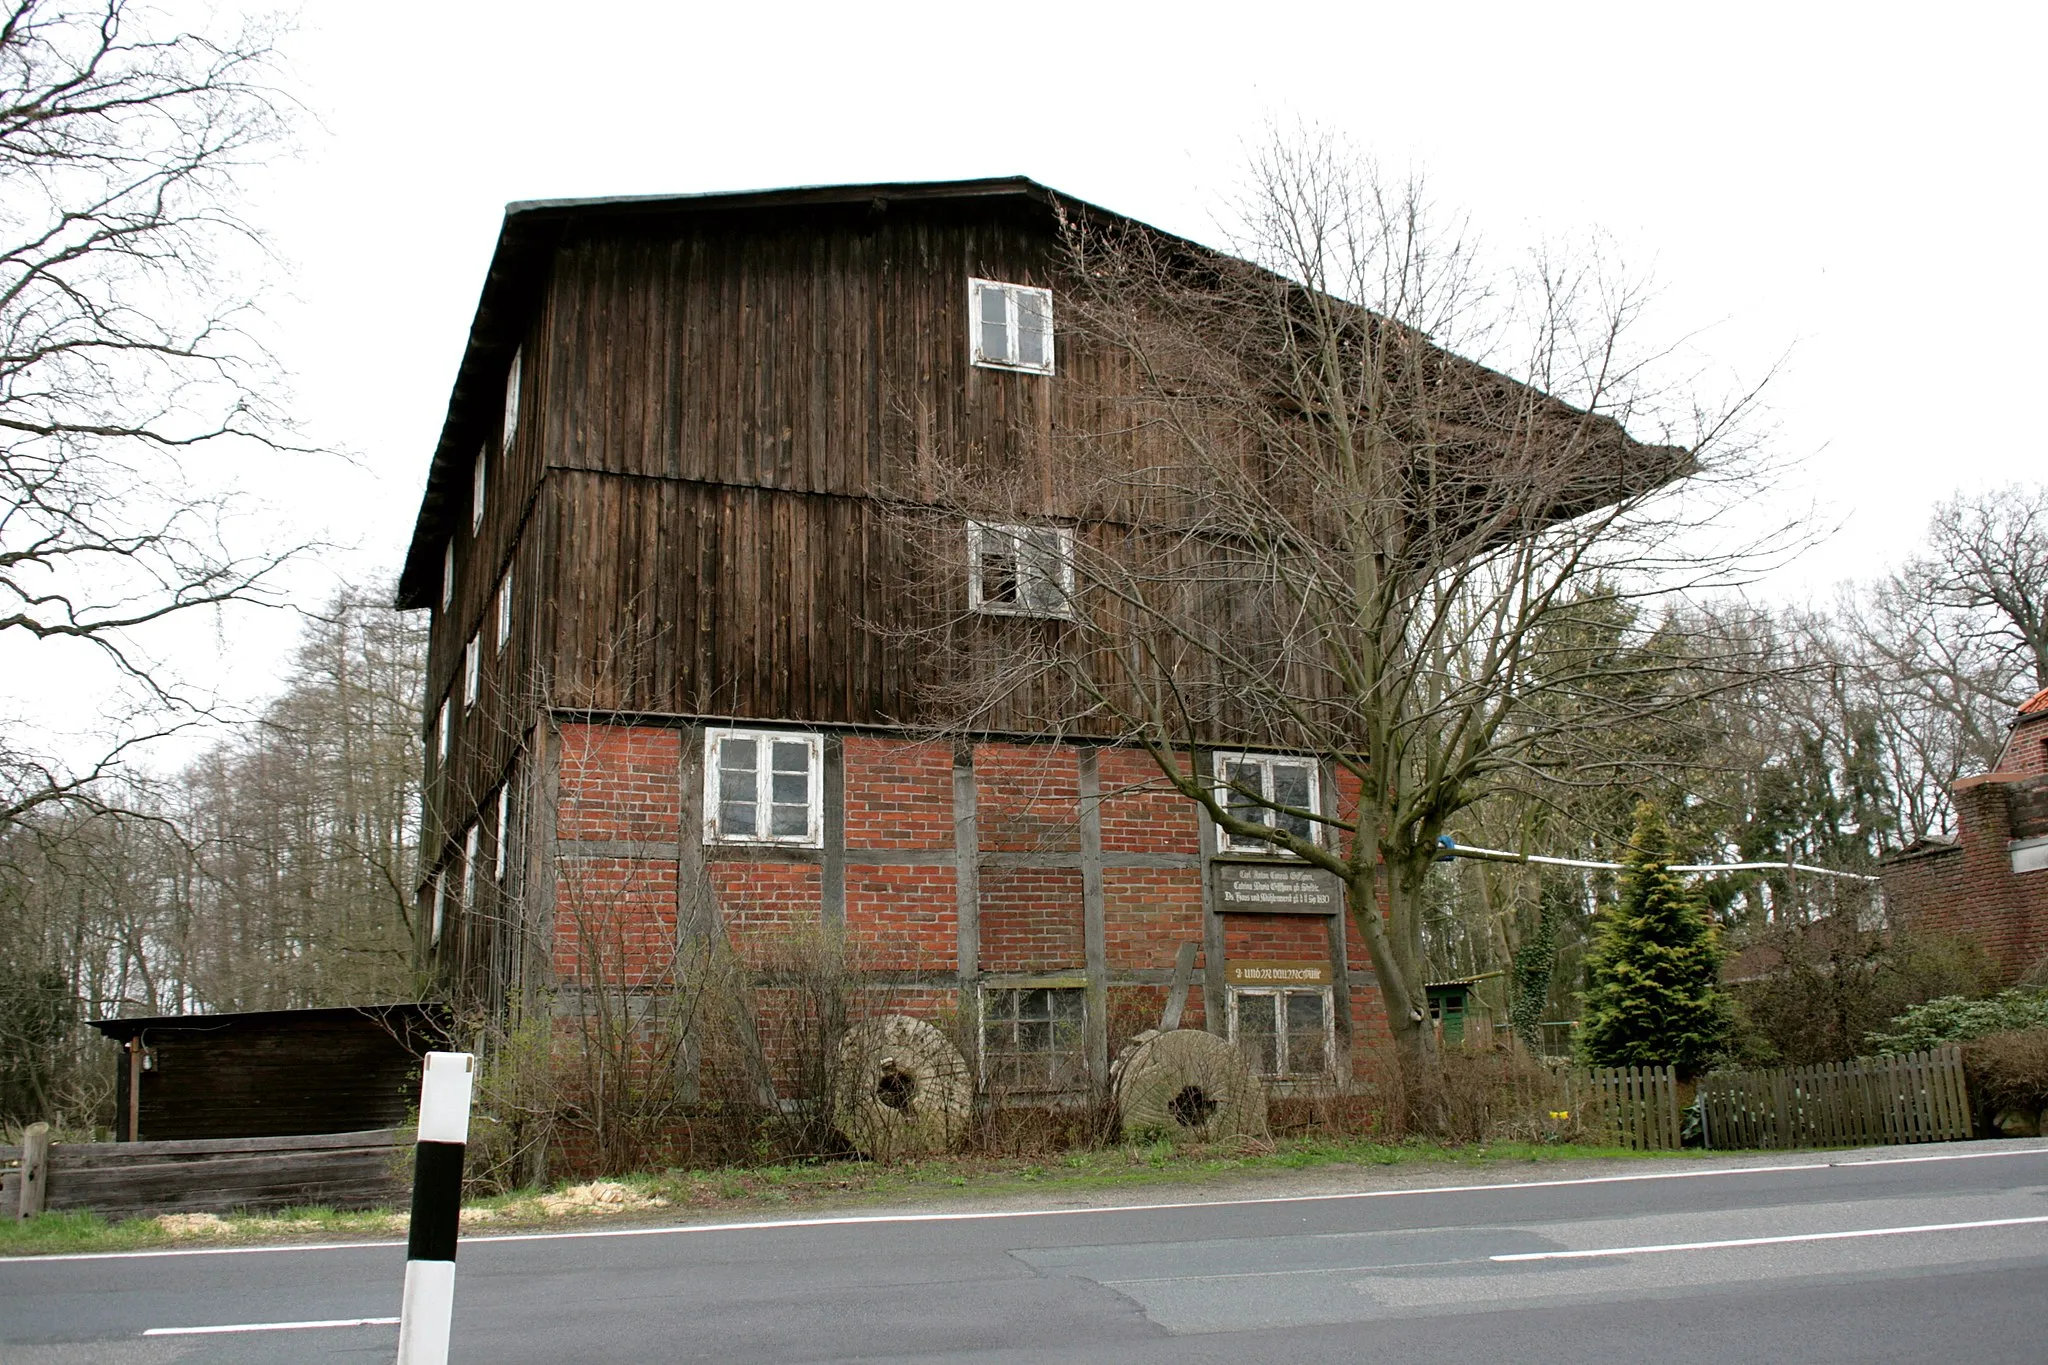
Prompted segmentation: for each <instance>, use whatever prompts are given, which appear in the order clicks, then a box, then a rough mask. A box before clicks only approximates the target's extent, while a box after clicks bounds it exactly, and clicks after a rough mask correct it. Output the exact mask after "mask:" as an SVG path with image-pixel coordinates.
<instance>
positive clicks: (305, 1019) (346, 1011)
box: [90, 1000, 447, 1041]
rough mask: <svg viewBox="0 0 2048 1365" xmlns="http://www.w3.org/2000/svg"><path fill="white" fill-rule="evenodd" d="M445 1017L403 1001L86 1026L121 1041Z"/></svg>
mask: <svg viewBox="0 0 2048 1365" xmlns="http://www.w3.org/2000/svg"><path fill="white" fill-rule="evenodd" d="M446 1013H447V1011H446V1009H445V1008H444V1007H443V1006H440V1005H437V1004H433V1003H431V1002H423V1001H418V1000H404V1001H397V1002H393V1003H391V1004H384V1005H332V1006H325V1007H320V1008H314V1009H298V1010H239V1011H235V1012H233V1013H229V1014H152V1015H146V1016H141V1017H137V1018H126V1019H94V1020H91V1021H90V1022H91V1024H92V1026H93V1027H94V1028H96V1029H98V1030H99V1031H100V1032H101V1033H103V1034H105V1035H106V1036H107V1037H109V1038H112V1039H115V1040H116V1041H125V1040H126V1039H129V1038H133V1037H134V1036H135V1035H136V1034H138V1033H142V1032H144V1031H146V1030H149V1029H186V1030H191V1031H195V1032H205V1031H209V1030H214V1029H229V1028H235V1027H238V1026H260V1025H263V1024H292V1023H306V1024H312V1023H334V1022H337V1021H339V1020H342V1019H345V1018H347V1017H348V1016H350V1015H357V1016H361V1017H365V1018H374V1019H378V1020H388V1019H390V1018H391V1017H393V1016H394V1015H412V1016H414V1017H415V1018H419V1019H431V1020H435V1021H440V1020H442V1019H444V1018H445V1017H446Z"/></svg>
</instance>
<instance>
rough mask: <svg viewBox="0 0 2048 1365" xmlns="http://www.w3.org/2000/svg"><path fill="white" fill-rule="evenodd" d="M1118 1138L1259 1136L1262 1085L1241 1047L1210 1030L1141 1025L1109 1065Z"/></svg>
mask: <svg viewBox="0 0 2048 1365" xmlns="http://www.w3.org/2000/svg"><path fill="white" fill-rule="evenodd" d="M1109 1076H1110V1085H1111V1087H1112V1088H1113V1089H1114V1091H1115V1094H1116V1108H1117V1115H1118V1117H1119V1118H1120V1119H1121V1120H1122V1123H1123V1130H1124V1137H1125V1138H1127V1139H1136V1140H1140V1141H1142V1140H1145V1139H1150V1138H1158V1137H1167V1138H1176V1139H1186V1140H1190V1141H1198V1142H1214V1141H1216V1140H1217V1139H1219V1138H1229V1137H1265V1136H1266V1090H1265V1087H1264V1086H1262V1085H1260V1084H1259V1078H1258V1077H1257V1076H1254V1075H1253V1074H1252V1069H1251V1066H1250V1065H1249V1064H1248V1063H1247V1062H1246V1061H1245V1059H1244V1056H1243V1054H1241V1053H1240V1052H1239V1051H1238V1050H1237V1049H1236V1048H1234V1047H1232V1046H1231V1045H1230V1044H1229V1043H1227V1042H1225V1041H1224V1040H1223V1039H1221V1038H1218V1037H1217V1036H1216V1035H1215V1034H1213V1033H1204V1032H1203V1031H1202V1030H1200V1029H1188V1028H1184V1029H1175V1030H1174V1031H1173V1032H1171V1033H1160V1032H1158V1031H1157V1030H1148V1031H1146V1032H1144V1033H1141V1034H1139V1035H1138V1036H1137V1037H1135V1038H1133V1039H1131V1041H1130V1045H1129V1046H1127V1047H1126V1048H1124V1050H1123V1051H1122V1052H1121V1053H1120V1054H1118V1056H1117V1059H1116V1064H1115V1065H1114V1066H1112V1067H1110V1069H1109Z"/></svg>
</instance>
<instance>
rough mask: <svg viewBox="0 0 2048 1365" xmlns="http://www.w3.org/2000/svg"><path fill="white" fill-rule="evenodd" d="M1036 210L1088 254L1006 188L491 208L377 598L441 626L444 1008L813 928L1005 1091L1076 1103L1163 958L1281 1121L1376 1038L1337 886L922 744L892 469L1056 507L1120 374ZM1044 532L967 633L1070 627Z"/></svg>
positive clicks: (1101, 758) (928, 673)
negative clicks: (1019, 492)
mask: <svg viewBox="0 0 2048 1365" xmlns="http://www.w3.org/2000/svg"><path fill="white" fill-rule="evenodd" d="M1062 211H1066V212H1086V213H1093V214H1098V215H1101V216H1103V217H1105V218H1113V217H1114V215H1103V214H1102V213H1101V211H1100V210H1095V209H1091V208H1089V207H1088V206H1086V205H1080V204H1077V203H1075V202H1074V201H1071V200H1067V199H1064V198H1062V197H1061V196H1059V195H1057V194H1056V193H1054V192H1052V191H1050V190H1047V189H1045V188H1044V187H1042V186H1039V185H1037V184H1035V183H1033V182H1031V181H1028V180H1023V179H1002V180H983V181H962V182H951V183H938V184H913V185H863V186H851V187H838V188H825V189H799V190H781V191H773V192H766V193H747V194H720V195H706V196H696V197H666V198H633V199H592V200H569V201H553V202H538V203H521V204H514V205H512V206H511V207H510V208H508V210H507V211H506V215H505V220H504V225H503V229H502V231H501V234H500V236H499V239H498V243H497V248H496V251H495V254H494V255H493V258H492V260H491V263H490V268H489V273H488V276H487V278H486V282H485V285H484V289H483V295H482V299H481V302H480V304H479V306H478V309H477V313H476V319H475V322H474V324H473V326H472V328H471V332H470V336H469V342H468V347H467V350H466V351H465V353H464V356H463V359H462V363H461V368H460V371H459V374H458V376H457V379H456V383H455V388H454V392H453V395H452V397H451V399H450V402H449V406H448V413H447V418H446V423H445V426H444V427H443V430H442V433H441V439H440V443H439V446H438V448H437V449H436V451H435V453H434V458H433V464H432V469H431V472H430V473H429V475H428V480H427V488H426V495H425V498H424V501H423V502H422V505H421V507H420V511H419V518H418V522H417V525H416V529H415V532H414V538H413V541H412V546H411V550H410V553H409V556H408V558H407V561H406V565H405V570H404V574H403V578H402V580H401V584H400V589H399V597H398V605H399V606H401V607H405V608H414V609H420V610H426V611H431V612H432V613H433V630H432V645H431V662H430V667H429V684H428V688H429V690H428V695H427V702H426V712H425V724H426V733H427V752H428V769H427V773H426V792H427V798H426V812H425V819H424V828H423V839H422V843H423V848H424V850H425V852H424V856H423V868H422V876H423V881H422V885H423V891H422V896H423V907H424V912H423V913H422V915H421V917H420V919H421V925H422V928H421V934H420V943H419V948H420V951H421V953H422V954H423V955H425V956H426V957H427V958H428V959H430V960H431V962H432V964H433V966H434V969H435V971H436V972H437V974H438V975H439V977H440V979H441V980H442V981H443V982H444V983H445V984H446V986H447V988H448V989H449V991H450V992H451V993H452V994H455V995H457V996H460V997H463V998H466V999H469V1000H473V1001H481V1002H485V1003H487V1004H489V1005H491V1006H493V1007H497V1008H507V1007H517V1006H518V1005H520V1004H521V1003H522V1002H524V1003H526V1004H528V1005H530V1004H531V1003H532V1002H533V1001H534V1000H536V999H539V998H543V997H545V998H548V999H551V1000H554V1001H555V1002H556V1005H555V1008H557V1009H560V1008H561V1005H560V1003H559V1002H560V1001H561V999H562V998H563V997H564V993H569V994H573V992H574V991H575V990H576V989H578V988H579V987H588V986H593V985H598V986H612V985H617V984H619V983H620V982H621V981H624V982H627V983H629V984H631V983H638V985H640V986H643V987H647V988H659V986H660V985H661V982H662V979H663V973H664V971H666V970H668V968H667V967H666V965H665V964H668V963H670V962H671V961H672V960H673V954H674V952H675V950H676V945H677V944H678V943H679V942H681V941H684V940H686V939H687V938H688V937H689V936H690V935H692V934H696V933H704V932H722V933H724V934H726V935H728V936H729V937H731V938H733V939H734V940H735V941H745V940H747V939H749V938H750V936H758V935H762V934H771V933H774V932H776V931H777V930H778V929H781V928H785V927H787V926H790V925H793V924H800V923H821V924H824V925H837V926H844V928H845V929H846V931H847V933H848V935H849V937H850V938H851V939H852V940H853V941H855V942H856V943H857V944H859V945H860V949H861V951H860V954H859V960H860V965H861V966H862V968H863V969H864V970H866V971H868V972H870V973H871V974H872V975H873V978H874V980H875V981H876V982H877V983H878V988H881V987H886V989H887V990H888V991H890V992H891V994H892V1005H891V1008H897V1009H904V1010H907V1011H909V1012H926V1013H934V1014H935V1013H939V1012H942V1011H949V1010H957V1011H960V1012H961V1013H962V1014H965V1015H966V1017H968V1018H970V1019H974V1018H978V1019H979V1020H980V1021H981V1026H980V1028H979V1030H978V1035H979V1037H980V1039H981V1050H982V1051H981V1056H980V1057H979V1058H978V1059H977V1061H978V1064H979V1065H980V1066H981V1067H982V1068H983V1073H984V1076H985V1077H986V1078H990V1079H994V1080H999V1081H1001V1082H1002V1083H1004V1084H1006V1085H1009V1086H1011V1087H1013V1088H1016V1089H1020V1090H1028V1091H1036V1092H1044V1091H1059V1090H1063V1089H1080V1088H1084V1087H1085V1086H1086V1085H1088V1084H1089V1083H1090V1082H1091V1081H1093V1080H1099V1079H1100V1078H1101V1077H1102V1076H1103V1075H1104V1073H1105V1071H1106V1069H1107V1064H1108V1061H1109V1059H1110V1057H1111V1055H1112V1046H1113V1043H1114V1041H1115V1040H1116V1039H1117V1038H1119V1037H1120V1036H1121V1035H1123V1034H1127V1033H1128V1032H1130V1031H1132V1030H1133V1029H1134V1028H1137V1027H1144V1026H1146V1024H1147V1023H1148V1022H1151V1021H1156V1019H1157V1017H1158V1014H1159V1010H1160V1006H1161V1002H1162V1001H1163V999H1164V997H1165V995H1166V993H1167V989H1168V983H1169V981H1170V980H1171V979H1172V978H1173V976H1174V971H1175V966H1176V959H1177V956H1178V955H1179V952H1180V950H1181V947H1182V945H1184V944H1194V945H1199V955H1198V957H1197V958H1196V970H1195V974H1194V977H1193V980H1194V983H1195V990H1194V992H1193V994H1192V997H1191V999H1190V1002H1189V1006H1188V1013H1187V1015H1186V1022H1187V1023H1188V1024H1189V1025H1191V1026H1195V1027H1206V1028H1208V1029H1210V1030H1212V1031H1215V1032H1218V1033H1229V1034H1234V1035H1236V1036H1238V1037H1240V1039H1241V1040H1243V1041H1244V1042H1246V1044H1247V1045H1248V1046H1249V1047H1251V1048H1252V1049H1253V1050H1254V1052H1255V1053H1256V1055H1257V1056H1258V1058H1259V1063H1260V1066H1261V1068H1262V1069H1263V1070H1264V1071H1265V1072H1266V1073H1267V1074H1268V1075H1269V1076H1270V1077H1272V1078H1273V1079H1275V1080H1277V1081H1279V1082H1281V1083H1283V1084H1284V1083H1287V1082H1292V1081H1304V1082H1308V1081H1313V1082H1316V1083H1328V1082H1331V1081H1342V1080H1344V1079H1345V1078H1347V1077H1349V1076H1351V1075H1352V1074H1353V1069H1354V1066H1355V1065H1356V1063H1357V1062H1358V1060H1359V1057H1360V1056H1361V1055H1362V1053H1363V1050H1364V1046H1365V1044H1366V1043H1367V1042H1369V1041H1373V1042H1376V1041H1377V1040H1379V1039H1381V1038H1383V1037H1384V1033H1385V1031H1384V1028H1383V1026H1382V1025H1383V1020H1382V1017H1381V1005H1380V1001H1379V996H1378V993H1377V991H1376V989H1375V978H1374V975H1373V973H1372V971H1371V970H1370V964H1369V962H1368V961H1367V959H1366V955H1365V951H1364V948H1363V947H1362V945H1361V943H1360V940H1359V938H1358V936H1357V934H1356V931H1355V930H1353V929H1351V928H1349V927H1348V926H1347V924H1346V920H1345V917H1344V915H1343V914H1342V913H1341V898H1340V896H1339V895H1338V893H1337V889H1336V887H1335V886H1334V884H1332V883H1329V882H1327V881H1325V880H1323V879H1322V878H1321V877H1319V876H1316V875H1311V874H1310V873H1309V872H1308V871H1307V870H1306V869H1305V868H1303V867H1301V866H1300V865H1298V864H1292V865H1290V863H1289V862H1288V860H1286V859H1284V858H1275V857H1269V856H1265V855H1263V854H1262V853H1261V852H1260V851H1259V849H1257V848H1231V847H1227V846H1225V843H1226V841H1220V840H1219V839H1218V837H1217V834H1216V831H1215V829H1214V828H1213V827H1212V826H1211V825H1210V824H1208V823H1207V822H1206V821H1205V820H1204V819H1203V818H1200V816H1199V813H1198V810H1197V808H1196V807H1195V806H1194V805H1193V804H1192V803H1189V802H1187V801H1185V800H1184V799H1182V798H1180V797H1178V796H1176V795H1173V794H1170V793H1168V792H1165V791H1162V790H1159V789H1158V787H1157V786H1156V784H1155V783H1154V781H1153V779H1154V778H1155V777H1156V773H1155V771H1154V769H1153V768H1152V766H1151V760H1149V759H1148V758H1147V757H1145V756H1144V755H1143V754H1142V753H1139V752H1135V751H1132V750H1129V749H1125V748H1120V747H1117V746H1116V745H1114V744H1112V743H1107V742H1101V741H1100V740H1098V739H1097V738H1093V737H1091V736H1090V735H1089V734H1088V733H1087V732H1086V731H1085V729H1083V730H1080V731H1069V732H1067V733H1065V734H1063V735H1062V736H1061V737H1060V738H1059V739H1058V740H1057V741H1054V740H1051V739H1048V738H1045V737H1043V736H1041V735H1038V734H1035V733H1033V731H1032V729H1031V726H1030V725H1029V724H1028V723H1025V722H1021V721H1018V722H1012V723H1010V724H1008V725H1007V726H1006V724H1005V722H1004V720H1003V718H1002V717H1000V716H998V717H995V718H993V719H991V720H989V721H988V722H987V723H986V725H985V727H984V728H982V729H981V730H979V731H977V732H974V733H971V734H968V735H966V736H964V737H962V738H958V739H948V740H944V741H937V740H934V739H932V738H931V734H932V731H931V730H930V729H929V728H928V727H927V726H926V722H927V721H928V720H929V717H928V716H926V715H925V714H924V712H923V710H922V709H921V708H922V705H923V703H922V700H921V699H922V698H923V697H924V696H925V695H926V692H925V689H926V688H927V687H928V686H930V685H931V684H933V683H935V682H939V681H943V679H939V678H935V677H934V676H933V670H934V668H935V667H937V666H938V664H937V663H936V662H935V661H934V659H933V658H931V657H929V656H927V655H925V654H922V653H921V652H920V651H919V650H918V649H917V648H916V647H915V644H914V642H913V640H912V639H911V637H910V636H909V635H908V634H906V633H904V632H902V631H900V630H896V629H894V628H893V626H894V625H895V624H897V623H901V622H903V621H905V620H906V619H908V618H910V617H912V616H914V615H915V614H916V612H917V611H919V610H920V609H921V608H920V606H919V603H918V602H917V601H916V600H915V595H914V594H913V593H912V592H911V591H910V587H909V585H910V584H911V583H912V582H913V581H914V580H916V579H917V577H918V574H917V566H916V565H914V564H911V563H909V562H908V557H909V555H910V553H911V551H910V548H909V545H908V542H906V541H905V540H904V538H903V537H902V536H901V535H899V534H897V533H895V532H894V531H893V530H892V521H891V512H890V508H891V506H892V505H895V504H898V503H900V502H902V501H903V500H904V499H906V498H911V497H914V486H913V480H912V479H911V476H910V467H909V466H910V462H911V458H912V455H911V452H912V448H913V446H916V445H918V444H919V442H920V440H921V441H922V443H923V446H924V447H925V448H927V449H931V450H935V451H936V452H937V453H938V455H939V458H941V459H943V460H957V461H961V462H968V463H973V464H975V465H977V466H979V467H983V468H1006V469H1011V470H1016V471H1021V472H1022V474H1023V476H1024V477H1023V478H1022V480H1021V482H1022V484H1023V485H1024V486H1033V485H1034V483H1038V484H1045V483H1049V480H1045V479H1037V480H1034V478H1033V477H1032V471H1034V470H1035V469H1037V468H1038V467H1039V466H1040V465H1041V463H1042V462H1043V461H1044V460H1045V458H1046V450H1047V444H1048V441H1049V439H1050V437H1051V433H1053V432H1054V431H1055V430H1058V429H1060V428H1061V427H1062V426H1067V425H1075V424H1080V423H1084V422H1085V421H1086V420H1088V418H1087V414H1085V413H1082V412H1078V411H1072V410H1070V407H1071V405H1073V404H1074V403H1075V402H1076V400H1075V399H1074V398H1073V397H1072V396H1071V395H1073V394H1075V393H1077V392H1080V391H1082V390H1083V389H1093V390H1098V391H1099V390H1100V389H1101V388H1102V387H1103V386H1104V385H1105V384H1107V383H1109V381H1110V379H1111V378H1112V376H1110V375H1109V374H1107V373H1106V372H1105V370H1104V362H1103V360H1102V358H1101V357H1100V356H1099V355H1097V354H1096V353H1094V352H1093V351H1092V350H1091V348H1090V347H1089V345H1088V344H1087V343H1086V341H1085V339H1076V338H1074V337H1070V336H1069V335H1067V334H1065V333H1063V332H1062V331H1061V329H1060V317H1061V286H1060V280H1059V277H1058V265H1057V263H1058V261H1059V259H1060V252H1059V242H1060V237H1059V214H1060V213H1061V212H1062ZM1083 381H1085V382H1083ZM913 425H914V426H916V427H917V428H918V434H916V439H914V438H913V437H914V433H912V432H911V430H910V428H911V427H912V426H913ZM1046 496H1047V505H1046V506H1045V507H1044V508H1043V509H1042V511H1043V515H1040V516H1032V517H1029V518H1026V519H1025V520H1026V521H1028V522H1029V524H1028V525H1004V526H984V525H979V524H974V523H968V522H963V524H962V525H961V526H960V527H959V528H958V536H957V545H958V552H959V553H960V555H961V556H962V557H963V558H966V559H971V561H972V563H973V572H972V573H971V574H970V575H969V576H968V580H967V588H966V590H967V591H968V592H969V594H970V599H971V600H970V601H968V602H965V603H962V604H958V605H960V606H962V607H965V608H968V609H971V610H974V611H978V612H981V613H984V614H985V615H986V616H987V617H988V618H989V625H990V628H991V629H1006V628H1012V627H1014V628H1015V629H1018V630H1028V629H1038V628H1043V627H1044V626H1045V624H1046V622H1045V619H1044V618H1049V617H1055V616H1057V614H1058V611H1059V608H1058V606H1057V605H1056V604H1055V603H1053V602H1051V601H1049V600H1045V599H1043V598H1041V597H1040V596H1039V595H1038V594H1037V593H1036V592H1035V591H1034V588H1033V585H1034V584H1035V583H1036V584H1042V583H1043V582H1045V581H1047V580H1048V579H1049V578H1056V577H1057V573H1058V557H1059V555H1060V553H1061V548H1060V547H1061V545H1062V544H1063V541H1062V539H1061V537H1062V536H1063V535H1069V534H1071V533H1072V532H1071V523H1070V522H1069V521H1067V520H1065V519H1063V518H1062V516H1061V515H1060V513H1061V508H1060V507H1059V506H1058V501H1057V490H1054V489H1049V490H1048V492H1047V495H1046ZM1033 618H1040V619H1036V620H1034V619H1033ZM1240 761H1241V762H1242V763H1244V764H1246V765H1247V768H1246V771H1255V772H1256V774H1257V780H1259V781H1262V782H1264V783H1266V784H1267V785H1268V786H1269V787H1270V788H1271V789H1272V790H1273V791H1274V792H1277V793H1279V794H1280V795H1281V797H1282V798H1283V799H1295V798H1293V797H1290V796H1289V795H1288V794H1289V793H1291V792H1296V791H1298V792H1299V793H1301V794H1302V796H1301V797H1300V799H1304V800H1307V801H1310V802H1314V801H1318V800H1324V799H1330V798H1328V797H1327V796H1326V795H1323V794H1324V793H1327V792H1328V791H1329V790H1330V789H1331V778H1330V776H1329V775H1328V774H1322V773H1318V772H1317V771H1315V765H1314V764H1313V763H1312V762H1310V761H1309V760H1306V759H1302V758H1298V757H1293V756H1289V755H1287V754H1283V753H1274V754H1251V755H1247V756H1243V757H1242V758H1241V760H1240Z"/></svg>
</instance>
